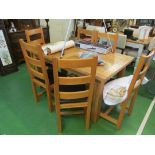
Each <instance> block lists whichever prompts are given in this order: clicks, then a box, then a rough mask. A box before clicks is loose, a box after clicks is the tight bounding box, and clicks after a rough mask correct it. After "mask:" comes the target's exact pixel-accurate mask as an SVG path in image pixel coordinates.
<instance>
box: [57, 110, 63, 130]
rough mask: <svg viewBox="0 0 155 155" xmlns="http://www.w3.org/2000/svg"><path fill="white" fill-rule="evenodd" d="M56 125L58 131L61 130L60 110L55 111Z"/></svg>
mask: <svg viewBox="0 0 155 155" xmlns="http://www.w3.org/2000/svg"><path fill="white" fill-rule="evenodd" d="M57 126H58V132H59V133H61V132H62V122H61V114H60V110H58V111H57Z"/></svg>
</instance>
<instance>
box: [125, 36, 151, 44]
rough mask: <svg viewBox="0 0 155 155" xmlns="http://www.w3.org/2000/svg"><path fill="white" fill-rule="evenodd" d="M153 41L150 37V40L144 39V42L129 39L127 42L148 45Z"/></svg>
mask: <svg viewBox="0 0 155 155" xmlns="http://www.w3.org/2000/svg"><path fill="white" fill-rule="evenodd" d="M151 39H152V37H149V38H148V39H143V40H132V39H127V42H131V43H137V44H144V45H148V44H149V43H150V41H151Z"/></svg>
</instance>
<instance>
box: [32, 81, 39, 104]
mask: <svg viewBox="0 0 155 155" xmlns="http://www.w3.org/2000/svg"><path fill="white" fill-rule="evenodd" d="M32 90H33V94H34V97H35V101H36V102H38V101H39V96H38V93H37V88H36V84H35V83H33V82H32Z"/></svg>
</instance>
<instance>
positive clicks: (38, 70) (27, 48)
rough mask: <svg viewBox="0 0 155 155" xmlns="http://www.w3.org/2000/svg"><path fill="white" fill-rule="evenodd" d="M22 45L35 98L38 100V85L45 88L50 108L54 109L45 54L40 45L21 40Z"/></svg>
mask: <svg viewBox="0 0 155 155" xmlns="http://www.w3.org/2000/svg"><path fill="white" fill-rule="evenodd" d="M19 42H20V46H21V49H22V52H23V55H24V58H25V62H26V65H27V69H28V71H29V74H30V78H31V82H32V89H33V93H34V96H35V100H36V101H38V100H39V97H40V93H37V88H36V87H37V86H41V87H43V88H45V90H46V94H47V99H48V106H49V110H50V111H52V110H53V105H52V99H51V87H50V83H49V79H48V75H47V67H46V66H45V59H44V54H43V51H42V49H41V46H40V45H32V44H29V43H26V42H24V41H23V39H20V40H19Z"/></svg>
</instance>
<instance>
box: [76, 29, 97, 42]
mask: <svg viewBox="0 0 155 155" xmlns="http://www.w3.org/2000/svg"><path fill="white" fill-rule="evenodd" d="M81 35H85V36H90V37H91V41H90V42H91V43H94V36H95V31H94V30H86V29H83V28H80V27H78V32H77V39H78V40H81Z"/></svg>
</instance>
